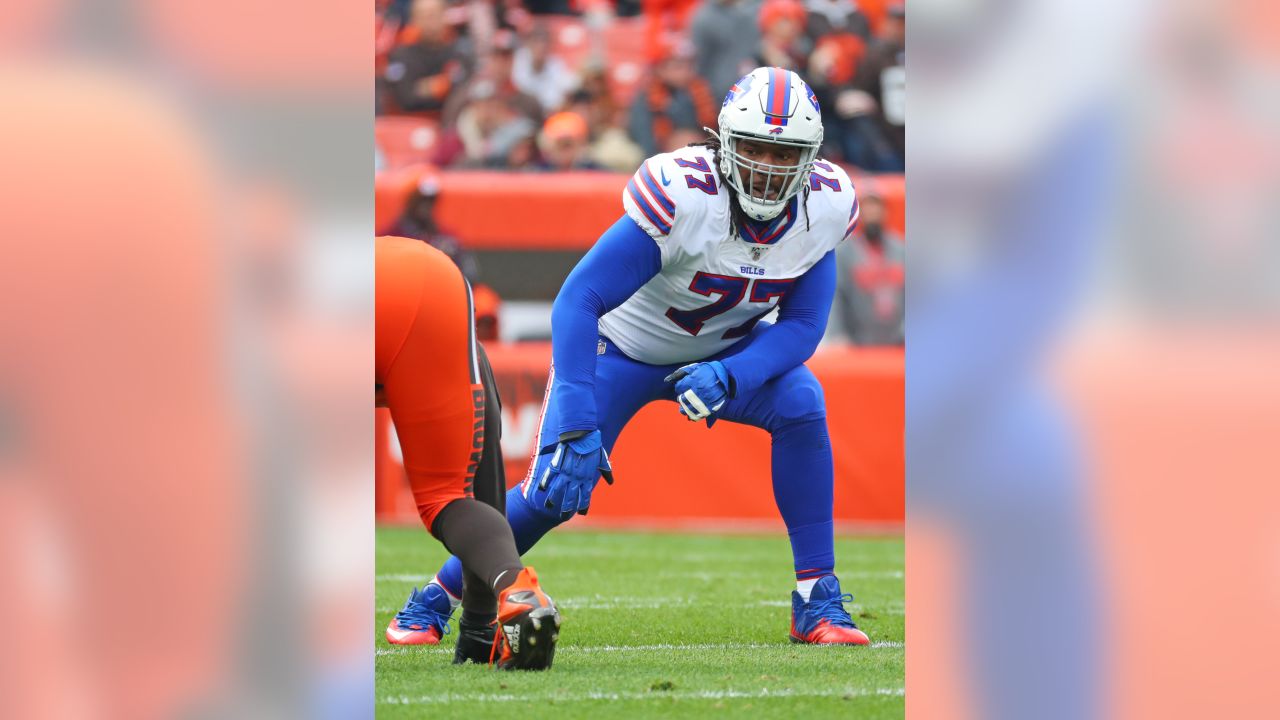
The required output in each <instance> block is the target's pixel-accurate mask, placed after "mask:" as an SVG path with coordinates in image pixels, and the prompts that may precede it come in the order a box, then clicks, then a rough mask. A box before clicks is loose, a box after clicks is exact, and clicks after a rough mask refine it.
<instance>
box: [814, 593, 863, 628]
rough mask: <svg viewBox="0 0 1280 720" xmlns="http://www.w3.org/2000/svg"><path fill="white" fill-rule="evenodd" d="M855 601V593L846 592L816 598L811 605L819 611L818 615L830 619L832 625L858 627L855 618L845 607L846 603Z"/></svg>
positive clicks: (815, 610)
mask: <svg viewBox="0 0 1280 720" xmlns="http://www.w3.org/2000/svg"><path fill="white" fill-rule="evenodd" d="M847 602H849V603H851V602H853V595H852V594H851V593H845V594H844V595H836V596H835V597H829V598H827V599H826V600H814V601H813V602H811V603H810V607H812V608H813V611H814V612H815V613H817V615H818V617H820V618H825V619H826V620H829V621H830V622H831V624H832V625H839V626H843V627H854V628H856V627H858V626H857V625H855V624H853V618H852V617H851V616H850V615H849V612H848V611H847V610H845V609H844V603H847Z"/></svg>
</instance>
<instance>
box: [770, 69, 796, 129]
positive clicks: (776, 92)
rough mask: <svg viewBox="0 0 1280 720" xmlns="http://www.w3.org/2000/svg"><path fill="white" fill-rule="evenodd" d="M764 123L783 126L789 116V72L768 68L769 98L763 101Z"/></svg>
mask: <svg viewBox="0 0 1280 720" xmlns="http://www.w3.org/2000/svg"><path fill="white" fill-rule="evenodd" d="M764 113H765V122H766V123H768V124H770V125H778V126H784V125H786V124H787V118H788V117H789V116H790V115H791V71H790V70H783V69H782V68H777V67H772V68H769V96H768V98H766V100H765V110H764Z"/></svg>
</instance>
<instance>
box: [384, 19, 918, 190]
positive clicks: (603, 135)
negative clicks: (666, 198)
mask: <svg viewBox="0 0 1280 720" xmlns="http://www.w3.org/2000/svg"><path fill="white" fill-rule="evenodd" d="M904 15H905V13H904V8H903V5H902V3H901V2H900V1H896V0H545V1H543V0H525V1H524V2H520V1H518V0H378V27H377V73H378V78H377V94H376V103H377V113H378V115H379V117H380V119H382V118H386V117H390V116H405V117H413V118H418V119H420V120H421V121H423V122H424V123H425V124H426V126H427V127H429V128H430V129H431V132H430V143H429V144H428V146H427V147H424V148H422V150H423V152H424V154H425V155H426V157H425V159H426V160H428V161H430V162H432V163H433V164H434V165H436V166H438V167H441V168H486V169H505V170H520V171H564V170H593V169H599V170H609V171H614V172H632V171H634V170H635V168H636V167H637V166H638V165H639V163H640V161H641V160H643V159H644V158H645V157H647V156H649V155H652V154H655V153H658V152H666V151H669V150H673V149H675V148H677V147H681V146H683V145H685V144H688V143H689V142H695V141H698V140H701V139H702V138H703V137H704V136H705V131H704V130H703V128H704V127H710V128H714V127H716V115H717V113H718V112H719V110H720V105H721V100H722V99H723V97H724V95H725V93H726V92H728V90H729V87H730V86H731V85H732V84H733V83H734V82H735V81H736V80H737V79H738V78H739V77H741V76H742V75H744V74H746V72H748V71H749V70H751V69H752V68H754V67H758V66H762V65H774V66H779V67H786V68H789V69H792V70H795V71H797V72H799V73H800V74H801V75H802V76H803V77H804V78H805V79H806V80H807V81H808V82H809V83H810V85H811V86H812V87H813V89H814V91H815V93H816V94H817V96H818V100H819V102H820V104H821V106H822V113H823V122H824V125H825V127H826V141H825V143H824V148H823V155H824V157H826V158H827V159H829V160H834V161H836V162H840V163H842V164H845V165H847V166H850V167H854V168H857V169H859V170H862V171H864V172H872V173H900V172H902V170H903V164H904V162H903V145H904V127H905V125H904V123H905V118H904V110H905V100H904V89H905V71H904V59H903V57H904V37H905V31H904V28H905V22H904ZM387 152H388V149H387V148H381V147H380V148H379V159H378V162H379V163H380V165H385V164H386V163H387V162H388V157H387Z"/></svg>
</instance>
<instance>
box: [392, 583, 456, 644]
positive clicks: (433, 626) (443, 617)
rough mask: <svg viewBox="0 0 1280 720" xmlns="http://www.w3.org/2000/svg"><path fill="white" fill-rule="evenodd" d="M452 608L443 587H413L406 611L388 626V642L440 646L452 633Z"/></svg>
mask: <svg viewBox="0 0 1280 720" xmlns="http://www.w3.org/2000/svg"><path fill="white" fill-rule="evenodd" d="M452 612H453V606H452V605H451V604H450V602H449V596H448V595H447V594H446V593H445V591H444V588H442V587H440V586H439V585H436V584H430V585H427V586H426V587H424V588H422V590H421V591H419V590H418V588H416V587H415V588H414V589H413V592H411V593H409V599H408V600H407V601H406V602H405V604H404V608H402V609H401V610H400V612H398V613H396V616H395V617H393V618H391V623H390V624H389V625H387V642H389V643H391V644H392V645H438V644H439V643H440V638H441V637H443V636H445V635H447V634H449V615H450V614H451V613H452Z"/></svg>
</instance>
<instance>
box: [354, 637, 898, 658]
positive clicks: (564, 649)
mask: <svg viewBox="0 0 1280 720" xmlns="http://www.w3.org/2000/svg"><path fill="white" fill-rule="evenodd" d="M812 647H815V648H828V647H842V646H839V645H815V646H812ZM870 647H871V648H873V649H877V650H883V649H895V650H901V649H902V648H904V647H905V645H904V644H903V643H900V642H888V641H883V642H873V643H871V645H870ZM760 648H777V649H787V648H797V649H798V647H797V646H794V645H791V644H787V645H782V644H779V643H688V644H678V643H660V644H657V645H582V646H573V645H569V646H563V645H562V646H559V647H557V648H556V652H557V653H560V654H564V653H570V654H577V653H583V654H586V655H589V654H592V653H603V652H607V653H616V652H655V651H658V650H679V651H687V652H701V651H703V650H756V649H760ZM407 653H418V654H422V655H452V654H453V648H452V647H439V646H427V647H422V646H414V647H393V648H378V650H377V654H378V655H379V656H381V655H405V654H407Z"/></svg>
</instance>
